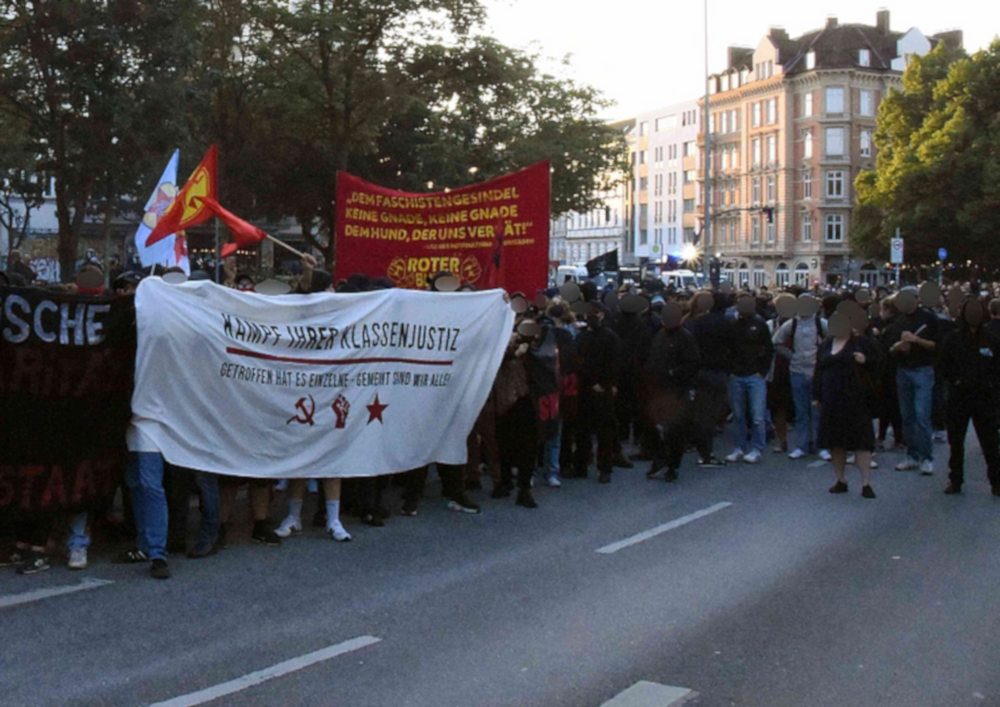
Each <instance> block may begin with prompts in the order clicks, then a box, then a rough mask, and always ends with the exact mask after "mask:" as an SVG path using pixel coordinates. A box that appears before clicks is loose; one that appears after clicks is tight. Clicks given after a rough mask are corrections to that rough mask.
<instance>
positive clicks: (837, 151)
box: [826, 128, 844, 157]
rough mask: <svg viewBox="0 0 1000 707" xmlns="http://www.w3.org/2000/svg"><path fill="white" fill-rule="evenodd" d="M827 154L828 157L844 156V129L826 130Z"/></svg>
mask: <svg viewBox="0 0 1000 707" xmlns="http://www.w3.org/2000/svg"><path fill="white" fill-rule="evenodd" d="M826 154H827V156H828V157H839V156H841V155H843V154H844V129H843V128H827V129H826Z"/></svg>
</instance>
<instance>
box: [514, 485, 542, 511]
mask: <svg viewBox="0 0 1000 707" xmlns="http://www.w3.org/2000/svg"><path fill="white" fill-rule="evenodd" d="M516 504H517V505H518V506H524V507H525V508H538V504H537V503H535V497H534V496H532V495H531V489H521V490H520V491H518V492H517V501H516Z"/></svg>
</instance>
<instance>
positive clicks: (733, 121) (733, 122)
mask: <svg viewBox="0 0 1000 707" xmlns="http://www.w3.org/2000/svg"><path fill="white" fill-rule="evenodd" d="M729 127H730V129H731V130H732V131H733V132H734V133H735V132H736V131H737V130H739V129H740V121H739V111H735V110H731V111H729Z"/></svg>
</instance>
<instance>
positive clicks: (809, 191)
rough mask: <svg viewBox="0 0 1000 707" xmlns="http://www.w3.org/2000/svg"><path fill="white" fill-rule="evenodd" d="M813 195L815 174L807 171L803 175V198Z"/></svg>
mask: <svg viewBox="0 0 1000 707" xmlns="http://www.w3.org/2000/svg"><path fill="white" fill-rule="evenodd" d="M812 195H813V176H812V172H806V173H805V174H803V175H802V198H803V199H812Z"/></svg>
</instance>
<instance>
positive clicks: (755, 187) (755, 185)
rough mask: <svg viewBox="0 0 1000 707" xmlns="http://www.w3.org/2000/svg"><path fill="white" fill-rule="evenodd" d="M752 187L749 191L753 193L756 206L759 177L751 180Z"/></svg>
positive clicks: (758, 195)
mask: <svg viewBox="0 0 1000 707" xmlns="http://www.w3.org/2000/svg"><path fill="white" fill-rule="evenodd" d="M751 184H752V187H751V192H752V194H753V199H752V201H753V203H754V205H755V206H756V205H757V204H759V203H760V177H754V178H753V180H752V181H751Z"/></svg>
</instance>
